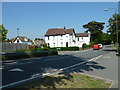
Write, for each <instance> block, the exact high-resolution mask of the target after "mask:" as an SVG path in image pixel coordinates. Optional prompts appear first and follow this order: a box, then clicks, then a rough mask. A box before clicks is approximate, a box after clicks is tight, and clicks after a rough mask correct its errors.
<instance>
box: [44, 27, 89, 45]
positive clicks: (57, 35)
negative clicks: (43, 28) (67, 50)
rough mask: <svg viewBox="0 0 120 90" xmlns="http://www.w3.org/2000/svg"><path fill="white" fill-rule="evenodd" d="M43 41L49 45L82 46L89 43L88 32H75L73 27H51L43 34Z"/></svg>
mask: <svg viewBox="0 0 120 90" xmlns="http://www.w3.org/2000/svg"><path fill="white" fill-rule="evenodd" d="M45 42H46V43H47V46H49V47H73V46H78V47H82V44H83V43H86V44H89V43H90V33H75V30H74V29H66V28H65V27H64V28H53V29H48V30H47V32H46V34H45Z"/></svg>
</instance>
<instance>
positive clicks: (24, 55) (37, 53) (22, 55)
mask: <svg viewBox="0 0 120 90" xmlns="http://www.w3.org/2000/svg"><path fill="white" fill-rule="evenodd" d="M49 55H58V52H57V51H55V50H54V51H31V52H16V53H6V54H3V56H2V59H3V60H11V59H22V58H31V57H41V56H49Z"/></svg>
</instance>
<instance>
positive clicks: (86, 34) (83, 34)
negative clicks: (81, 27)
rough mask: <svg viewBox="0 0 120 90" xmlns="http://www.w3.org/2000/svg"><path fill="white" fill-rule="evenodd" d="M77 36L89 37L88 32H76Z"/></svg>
mask: <svg viewBox="0 0 120 90" xmlns="http://www.w3.org/2000/svg"><path fill="white" fill-rule="evenodd" d="M76 37H88V33H76Z"/></svg>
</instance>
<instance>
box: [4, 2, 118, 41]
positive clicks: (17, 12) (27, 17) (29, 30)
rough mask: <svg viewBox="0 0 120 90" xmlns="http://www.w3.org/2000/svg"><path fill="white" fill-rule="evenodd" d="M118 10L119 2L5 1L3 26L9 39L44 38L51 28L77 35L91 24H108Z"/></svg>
mask: <svg viewBox="0 0 120 90" xmlns="http://www.w3.org/2000/svg"><path fill="white" fill-rule="evenodd" d="M106 8H118V3H117V2H2V24H4V26H5V28H6V29H8V34H7V38H9V39H11V38H14V37H16V36H17V28H19V35H20V36H26V37H28V38H30V39H32V40H34V39H35V38H44V35H45V33H46V32H47V30H48V29H50V28H63V27H64V26H66V28H74V29H75V32H76V33H82V32H84V31H85V29H84V28H83V25H84V24H87V23H88V22H90V21H98V22H105V23H106V24H105V29H104V32H106V30H107V28H106V26H107V25H108V22H107V21H108V20H109V18H110V17H111V16H112V15H113V14H114V13H115V11H114V10H112V9H111V10H109V11H104V9H106Z"/></svg>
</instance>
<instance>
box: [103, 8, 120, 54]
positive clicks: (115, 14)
mask: <svg viewBox="0 0 120 90" xmlns="http://www.w3.org/2000/svg"><path fill="white" fill-rule="evenodd" d="M108 10H115V22H116V39H117V52H118V47H119V44H118V23H117V9H116V8H108V9H105V11H108Z"/></svg>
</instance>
